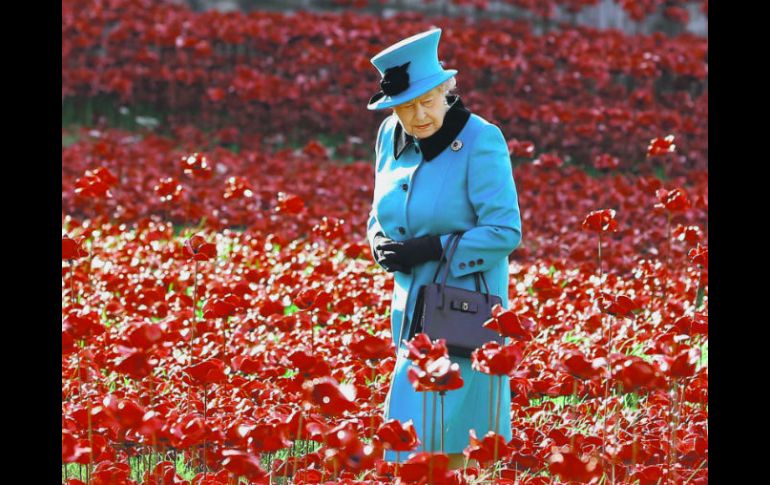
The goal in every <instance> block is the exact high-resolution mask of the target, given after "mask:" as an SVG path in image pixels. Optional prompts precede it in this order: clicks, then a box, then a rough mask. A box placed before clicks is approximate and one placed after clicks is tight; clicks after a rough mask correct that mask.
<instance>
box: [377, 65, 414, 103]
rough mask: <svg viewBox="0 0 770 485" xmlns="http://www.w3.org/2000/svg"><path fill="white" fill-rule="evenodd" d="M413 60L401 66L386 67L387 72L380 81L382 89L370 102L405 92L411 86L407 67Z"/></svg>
mask: <svg viewBox="0 0 770 485" xmlns="http://www.w3.org/2000/svg"><path fill="white" fill-rule="evenodd" d="M410 63H411V61H409V62H407V63H406V64H403V65H401V66H393V67H389V68H387V69H385V74H384V75H383V77H382V80H381V81H380V89H381V91H380V92H379V93H377V94H375V95H374V96H372V97H371V98H370V99H369V104H372V103H375V102H376V101H378V100H380V99H382V98H384V97H385V96H395V95H396V94H398V93H403V92H404V91H406V89H407V88H408V87H409V73H408V72H406V68H407V67H409V64H410Z"/></svg>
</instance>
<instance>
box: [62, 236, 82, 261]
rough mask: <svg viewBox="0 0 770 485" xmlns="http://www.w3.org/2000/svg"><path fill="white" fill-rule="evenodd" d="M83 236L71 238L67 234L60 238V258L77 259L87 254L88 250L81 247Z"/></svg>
mask: <svg viewBox="0 0 770 485" xmlns="http://www.w3.org/2000/svg"><path fill="white" fill-rule="evenodd" d="M84 242H85V238H83V237H80V238H78V239H71V238H70V237H69V236H64V237H62V238H61V259H79V258H84V257H87V256H88V251H86V250H85V248H83V243H84Z"/></svg>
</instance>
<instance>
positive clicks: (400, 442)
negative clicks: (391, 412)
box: [376, 419, 420, 451]
mask: <svg viewBox="0 0 770 485" xmlns="http://www.w3.org/2000/svg"><path fill="white" fill-rule="evenodd" d="M376 436H377V438H378V439H379V440H380V441H381V442H382V444H383V446H384V447H385V448H387V449H389V450H393V451H412V450H414V449H415V448H417V446H419V445H420V440H419V439H418V438H417V430H415V429H414V423H412V420H411V419H410V420H408V421H407V422H405V423H403V424H402V423H401V422H400V421H399V420H397V419H389V420H387V421H386V422H385V423H383V424H382V425H381V426H380V428H379V429H378V430H377V434H376Z"/></svg>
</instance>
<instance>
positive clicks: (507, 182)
mask: <svg viewBox="0 0 770 485" xmlns="http://www.w3.org/2000/svg"><path fill="white" fill-rule="evenodd" d="M440 35H441V30H440V29H433V30H430V31H427V32H423V33H421V34H418V35H415V36H412V37H409V38H407V39H404V40H402V41H400V42H398V43H396V44H394V45H392V46H391V47H389V48H387V49H385V50H384V51H382V52H380V53H379V54H377V55H376V56H375V57H373V58H372V59H371V62H372V64H374V66H375V67H376V68H377V70H378V71H379V72H380V75H381V76H382V80H381V81H380V87H381V91H380V92H379V93H377V94H375V95H374V96H372V98H371V99H370V101H369V105H368V106H367V108H368V109H370V110H379V109H386V108H392V109H393V114H392V115H391V116H388V117H387V118H385V120H384V121H383V122H382V124H381V125H380V128H379V131H378V133H377V142H376V147H375V158H376V175H375V184H374V185H375V186H374V197H373V203H372V209H371V212H370V214H369V220H368V228H367V237H368V240H369V244H370V247H371V249H372V254H373V256H374V258H375V259H376V261H377V263H378V264H379V265H380V266H381V267H382V268H384V269H385V270H386V271H388V272H391V273H393V277H394V280H395V281H394V288H393V295H392V305H391V313H390V317H391V320H390V321H391V334H392V337H393V342H394V344H395V346H396V348H397V349H398V350H397V356H396V364H395V369H394V372H393V378H392V382H391V386H390V390H389V391H388V395H387V398H386V400H385V419H386V420H387V419H392V418H394V419H397V420H399V421H400V422H402V423H405V422H406V421H408V420H412V422H413V423H414V426H415V429H416V431H417V433H418V437H419V439H420V441H421V442H422V443H423V446H424V448H420V449H418V451H419V450H421V449H425V450H426V451H429V450H430V448H429V447H430V443H431V437H430V436H422V435H421V433H422V429H423V416H422V409H423V397H424V396H423V395H424V394H425V393H422V392H416V391H415V390H414V389H413V388H412V385H411V384H410V382H409V380H408V378H407V369H408V368H409V366H410V364H411V363H412V362H411V361H410V360H409V359H408V358H407V357H406V353H405V352H404V351H405V341H406V339H407V338H408V336H409V335H411V334H410V331H411V330H412V327H411V326H412V325H414V322H412V321H411V317H412V315H413V313H414V308H415V302H416V299H417V292H418V290H419V289H420V287H421V286H422V285H425V284H428V283H430V282H431V281H432V279H433V275H434V273H435V271H436V268H437V266H438V264H439V261H438V260H439V259H440V257H441V253H442V249H443V248H444V247H445V246H446V245H447V240H448V239H449V238H450V236H451V234H452V233H454V232H463V231H464V234H463V236H462V238H461V240H460V242H459V244H458V246H457V248H456V252H455V253H454V257H453V258H452V261H451V265H450V268H449V278H448V279H447V283H446V284H447V285H449V286H455V287H460V288H467V289H475V284H474V283H475V282H474V278H473V273H475V272H482V273H483V275H484V276H485V277H486V280H487V282H488V284H489V290H490V292H491V293H493V294H495V295H498V296H500V297H501V298H502V301H503V307H505V308H508V305H509V303H508V298H507V296H508V276H509V272H508V255H509V254H511V252H512V251H513V250H514V249H515V248H516V247H517V246H519V244H520V242H521V219H520V216H519V206H518V197H517V193H516V186H515V184H514V180H513V175H512V170H511V161H510V155H509V153H508V146H507V143H506V141H505V138H504V137H503V134H502V132H501V131H500V129H499V128H498V127H497V126H496V125H494V124H492V123H490V122H488V121H486V120H484V119H483V118H481V117H480V116H478V115H476V114H473V113H471V112H470V111H469V110H468V109H467V108H466V107H465V106H463V103H462V102H461V101H460V97H459V96H457V95H451V94H449V91H450V90H451V89H453V88H454V86H455V78H454V76H455V74H457V71H456V70H454V69H449V70H445V69H443V67H442V66H441V63H440V62H439V61H438V41H439V37H440ZM509 341H510V339H508V338H506V343H507V342H509ZM451 360H452V361H453V362H457V363H458V364H459V365H460V370H461V376H462V378H463V381H464V385H463V387H462V388H460V389H457V390H453V391H448V392H447V393H446V395H445V398H444V411H443V412H444V429H443V436H444V452H445V453H446V454H447V455H448V456H449V459H450V462H449V467H450V469H457V468H461V467H462V466H463V465H464V464H465V458H464V456H463V454H462V452H463V450H464V448H466V447H467V446H468V444H469V432H470V430H471V429H474V430H475V432H476V435H477V436H478V437H479V438H482V437H483V436H484V435H485V434H486V433H487V432H488V431H490V430H491V431H494V425H492V426H491V427H490V420H489V416H488V409H489V407H490V405H493V404H495V403H496V400H497V398H498V396H497V388H498V386H497V385H495V386H491V385H490V380H491V379H492V377H491V376H489V375H487V374H483V373H481V372H479V371H476V370H474V369H472V368H471V360H470V359H469V358H462V357H455V356H452V357H451ZM500 394H501V395H500V399H501V403H502V408H501V409H502V412H501V415H500V425H499V428H498V433H499V434H500V435H501V436H503V437H504V438H505V439H506V441H509V440H510V439H511V436H512V435H511V419H510V400H511V395H510V387H509V378H508V376H503V382H502V391H501V393H500ZM490 401H491V402H490ZM425 420H426V421H427V422H428V425H427V426H426V432H427V433H431V431H430V429H431V423H432V421H433V420H432V419H431V413H430V411H428V416H425ZM437 422H438V420H437ZM439 427H440V426H436V430H435V434H434V435H433V436H432V438H433V439H434V443H439V442H440V436H441V430H440V429H438V428H439ZM436 448H438V446H436ZM435 451H439V450H438V449H436V450H435ZM405 454H406V453H402V454H401V460H402V461H403V460H404V459H406V458H408V457H405V456H403V455H405ZM384 459H385V460H387V461H396V460H397V457H396V453H395V452H394V451H392V450H387V451H386V452H385V457H384Z"/></svg>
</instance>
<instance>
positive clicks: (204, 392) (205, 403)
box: [203, 384, 208, 478]
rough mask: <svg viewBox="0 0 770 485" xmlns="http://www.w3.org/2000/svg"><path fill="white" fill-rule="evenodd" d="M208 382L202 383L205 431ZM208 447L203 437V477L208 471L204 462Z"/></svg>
mask: <svg viewBox="0 0 770 485" xmlns="http://www.w3.org/2000/svg"><path fill="white" fill-rule="evenodd" d="M207 391H208V384H204V385H203V426H204V427H205V428H206V430H207V431H206V432H208V424H207V423H206V418H207V416H206V415H207V406H208V401H207V400H206V394H208V392H207ZM207 447H208V442H207V441H206V438H205V437H204V438H203V477H204V478H206V472H207V471H208V465H207V464H206V463H207V462H206V448H207Z"/></svg>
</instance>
